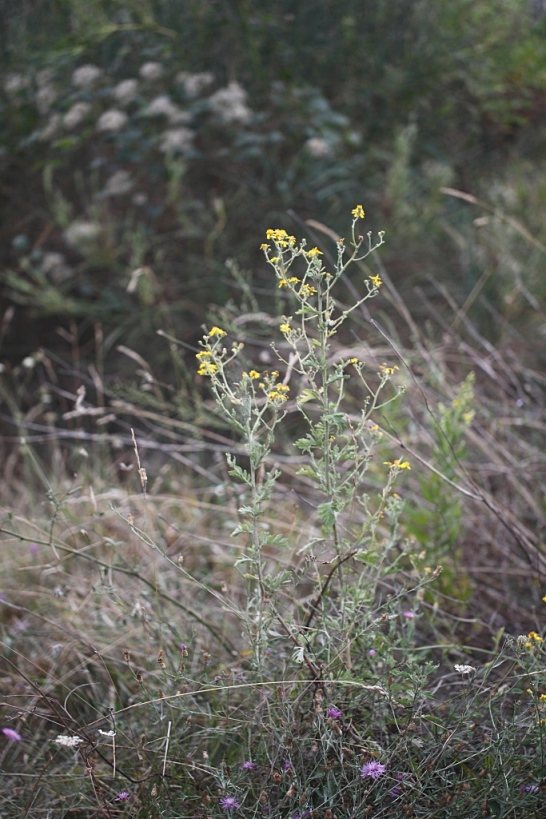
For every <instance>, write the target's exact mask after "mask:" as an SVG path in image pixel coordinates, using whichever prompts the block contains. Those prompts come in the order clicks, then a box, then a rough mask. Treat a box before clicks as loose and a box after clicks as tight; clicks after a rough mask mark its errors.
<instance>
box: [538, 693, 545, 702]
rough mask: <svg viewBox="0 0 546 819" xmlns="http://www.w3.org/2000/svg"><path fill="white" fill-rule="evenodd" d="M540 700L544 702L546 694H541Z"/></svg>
mask: <svg viewBox="0 0 546 819" xmlns="http://www.w3.org/2000/svg"><path fill="white" fill-rule="evenodd" d="M539 700H540V701H541V702H544V701H545V700H546V694H541V695H540V697H539Z"/></svg>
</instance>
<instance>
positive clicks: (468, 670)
mask: <svg viewBox="0 0 546 819" xmlns="http://www.w3.org/2000/svg"><path fill="white" fill-rule="evenodd" d="M453 668H454V669H455V671H458V672H459V674H473V673H474V672H475V671H476V669H475V668H474V666H473V665H459V664H456V665H454V666H453Z"/></svg>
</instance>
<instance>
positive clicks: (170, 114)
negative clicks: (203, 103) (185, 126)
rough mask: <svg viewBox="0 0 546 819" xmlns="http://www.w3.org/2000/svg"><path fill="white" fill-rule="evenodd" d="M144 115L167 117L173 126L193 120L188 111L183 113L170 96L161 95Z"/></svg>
mask: <svg viewBox="0 0 546 819" xmlns="http://www.w3.org/2000/svg"><path fill="white" fill-rule="evenodd" d="M142 114H143V116H145V117H167V119H168V120H169V121H170V122H171V123H172V124H173V125H175V124H178V123H182V122H188V121H189V120H190V119H191V114H190V113H189V112H188V111H182V109H181V108H179V107H178V105H176V103H174V102H173V101H172V99H171V98H170V97H169V95H168V94H161V96H159V97H156V98H155V99H153V100H152V101H151V102H150V104H149V105H148V106H146V108H145V109H144V111H143V112H142Z"/></svg>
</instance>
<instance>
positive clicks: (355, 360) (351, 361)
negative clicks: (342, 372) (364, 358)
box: [349, 358, 358, 364]
mask: <svg viewBox="0 0 546 819" xmlns="http://www.w3.org/2000/svg"><path fill="white" fill-rule="evenodd" d="M349 364H358V358H350V359H349Z"/></svg>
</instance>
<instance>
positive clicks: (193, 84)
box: [176, 71, 214, 97]
mask: <svg viewBox="0 0 546 819" xmlns="http://www.w3.org/2000/svg"><path fill="white" fill-rule="evenodd" d="M176 82H177V83H180V84H181V85H182V86H183V87H184V91H185V92H186V94H187V95H188V97H197V96H199V94H201V93H202V92H203V91H204V90H205V89H206V88H208V87H209V85H212V83H213V82H214V74H213V73H212V72H211V71H201V72H199V73H198V74H188V73H187V72H186V71H181V72H180V73H179V74H177V75H176Z"/></svg>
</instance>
